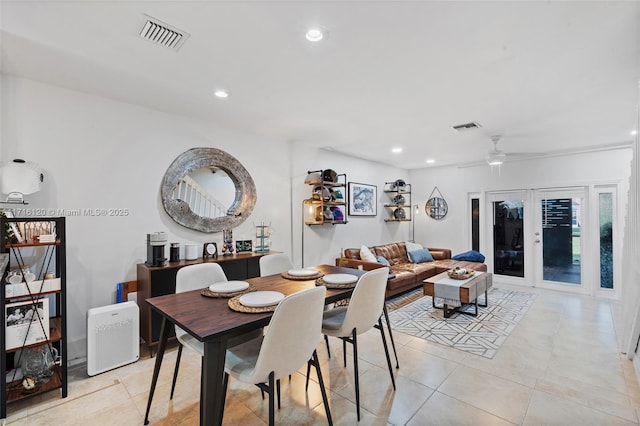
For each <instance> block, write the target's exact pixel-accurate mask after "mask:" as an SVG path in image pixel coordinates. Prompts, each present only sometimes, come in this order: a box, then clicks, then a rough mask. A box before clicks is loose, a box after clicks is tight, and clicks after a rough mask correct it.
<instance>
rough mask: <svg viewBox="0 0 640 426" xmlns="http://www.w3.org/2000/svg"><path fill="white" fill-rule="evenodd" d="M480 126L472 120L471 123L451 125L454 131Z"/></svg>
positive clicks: (463, 130)
mask: <svg viewBox="0 0 640 426" xmlns="http://www.w3.org/2000/svg"><path fill="white" fill-rule="evenodd" d="M480 127H482V126H481V125H480V124H478V123H476V122H475V121H472V122H471V123H464V124H458V125H457V126H451V128H452V129H453V130H455V131H456V132H465V131H467V130H473V129H479V128H480Z"/></svg>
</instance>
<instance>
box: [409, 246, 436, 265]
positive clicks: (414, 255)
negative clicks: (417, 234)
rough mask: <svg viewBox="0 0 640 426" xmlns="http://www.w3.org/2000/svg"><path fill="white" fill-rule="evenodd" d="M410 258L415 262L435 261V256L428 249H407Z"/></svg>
mask: <svg viewBox="0 0 640 426" xmlns="http://www.w3.org/2000/svg"><path fill="white" fill-rule="evenodd" d="M407 253H408V254H409V259H410V260H411V262H413V263H423V262H433V256H431V252H430V251H429V250H427V249H422V250H411V251H407Z"/></svg>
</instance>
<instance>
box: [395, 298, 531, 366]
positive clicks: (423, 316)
mask: <svg viewBox="0 0 640 426" xmlns="http://www.w3.org/2000/svg"><path fill="white" fill-rule="evenodd" d="M534 299H535V295H534V294H531V293H523V292H519V291H513V290H502V289H500V288H496V287H493V288H492V289H490V290H489V306H487V307H486V308H483V307H482V306H478V316H477V317H473V316H471V315H463V314H459V313H454V314H453V315H452V316H451V317H450V318H444V315H443V311H442V309H437V308H434V307H433V306H432V304H431V296H424V295H423V292H422V288H418V289H416V290H415V291H413V292H410V293H406V294H403V295H401V296H398V297H396V298H393V299H389V300H388V301H387V309H388V310H389V319H390V321H391V326H392V327H393V330H394V331H396V330H397V331H398V332H401V333H406V334H409V335H411V336H415V337H420V338H422V339H425V340H429V341H431V342H435V343H440V344H442V345H446V346H452V347H454V348H457V349H460V350H463V351H466V352H470V353H473V354H476V355H480V356H483V357H485V358H493V357H494V355H495V354H496V352H497V351H498V349H500V346H501V345H502V343H503V342H504V341H505V340H506V339H507V337H508V336H509V334H510V333H511V332H512V331H513V329H514V328H515V327H516V325H517V324H518V323H519V322H520V320H521V319H522V318H523V317H524V315H525V314H526V313H527V311H528V310H529V307H531V305H532V304H533V301H534ZM478 301H479V302H480V303H482V304H485V300H484V293H483V294H482V297H480V298H478ZM468 309H469V310H473V309H474V308H473V307H472V306H469V307H468Z"/></svg>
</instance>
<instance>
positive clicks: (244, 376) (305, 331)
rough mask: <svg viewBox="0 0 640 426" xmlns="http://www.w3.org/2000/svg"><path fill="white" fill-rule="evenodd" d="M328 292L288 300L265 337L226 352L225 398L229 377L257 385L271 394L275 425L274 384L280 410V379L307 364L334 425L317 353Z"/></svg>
mask: <svg viewBox="0 0 640 426" xmlns="http://www.w3.org/2000/svg"><path fill="white" fill-rule="evenodd" d="M326 292H327V290H326V288H325V287H322V286H318V287H314V288H311V289H308V290H303V291H300V292H298V293H294V294H291V295H289V296H287V297H285V298H284V299H283V300H282V301H281V302H280V303H279V304H278V307H277V308H276V310H275V312H274V313H273V316H272V317H271V321H270V322H269V327H268V329H267V332H266V333H265V335H264V336H263V337H260V338H257V339H253V340H251V341H249V342H246V343H243V344H240V345H238V346H235V347H233V348H229V349H227V354H226V362H225V374H224V392H223V394H222V395H223V398H224V397H225V395H226V390H227V385H228V382H229V376H230V375H231V376H232V377H234V378H235V379H238V380H240V381H242V382H245V383H253V384H255V385H256V386H258V387H259V388H260V389H261V390H262V391H266V392H267V393H268V395H269V425H273V424H274V419H275V412H274V411H275V410H274V385H276V386H277V389H276V391H277V398H278V409H279V408H280V386H279V379H280V378H281V377H284V376H287V375H290V374H292V373H294V372H295V371H296V370H297V369H298V368H299V367H300V366H301V365H303V364H304V363H305V362H306V363H307V365H308V366H309V368H310V366H311V365H313V366H315V368H316V372H317V374H318V382H319V385H320V391H321V393H322V400H323V402H324V408H325V412H326V414H327V421H328V422H329V425H333V420H332V419H331V411H330V409H329V401H328V399H327V392H326V389H325V387H324V381H323V379H322V372H321V371H320V362H319V361H318V354H317V352H316V347H317V346H318V343H319V342H320V341H321V338H322V333H321V330H322V312H323V307H324V299H325V295H326ZM223 406H224V403H223Z"/></svg>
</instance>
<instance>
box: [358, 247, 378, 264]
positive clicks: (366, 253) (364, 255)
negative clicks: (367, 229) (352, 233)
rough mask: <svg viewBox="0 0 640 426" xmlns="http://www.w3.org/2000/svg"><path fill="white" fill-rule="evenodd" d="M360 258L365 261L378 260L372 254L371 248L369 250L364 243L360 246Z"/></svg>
mask: <svg viewBox="0 0 640 426" xmlns="http://www.w3.org/2000/svg"><path fill="white" fill-rule="evenodd" d="M360 259H361V260H364V261H365V262H375V263H377V262H378V260H377V259H376V257H375V256H374V254H373V253H371V250H369V247H367V246H365V245H363V246H362V247H360Z"/></svg>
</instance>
